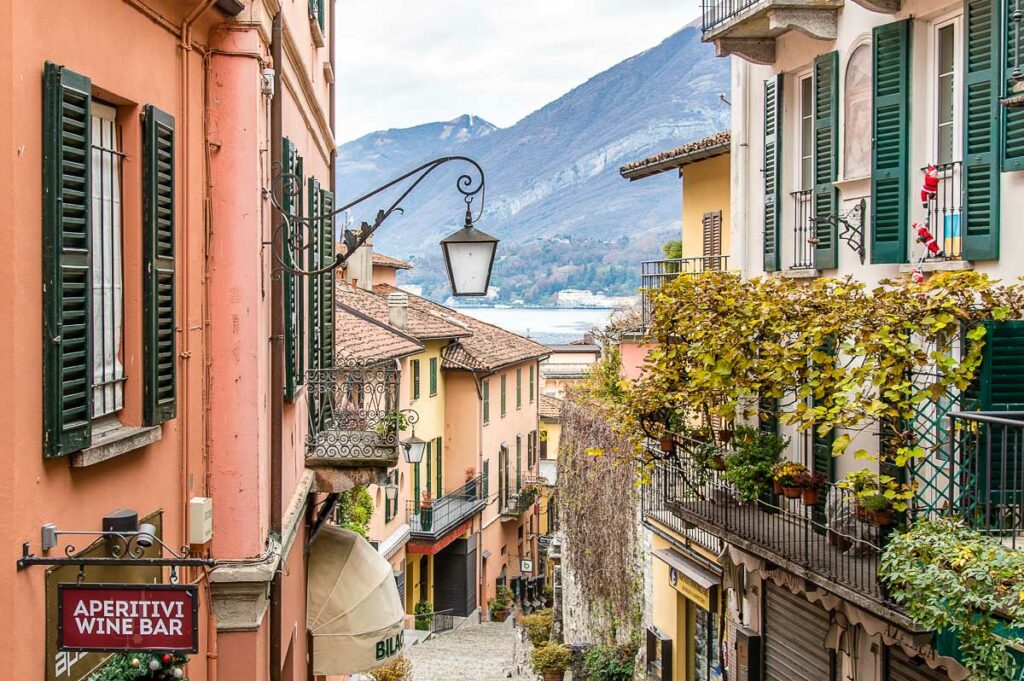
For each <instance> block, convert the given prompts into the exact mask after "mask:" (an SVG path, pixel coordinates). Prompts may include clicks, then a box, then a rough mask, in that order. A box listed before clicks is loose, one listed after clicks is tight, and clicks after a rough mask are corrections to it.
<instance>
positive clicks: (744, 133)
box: [729, 57, 751, 276]
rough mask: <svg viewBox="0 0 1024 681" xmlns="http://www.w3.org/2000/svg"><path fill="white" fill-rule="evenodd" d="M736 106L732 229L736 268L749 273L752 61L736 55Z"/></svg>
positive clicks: (734, 112)
mask: <svg viewBox="0 0 1024 681" xmlns="http://www.w3.org/2000/svg"><path fill="white" fill-rule="evenodd" d="M731 59H732V73H733V84H732V91H733V100H732V101H733V106H732V187H733V191H732V199H731V202H730V203H731V204H732V220H731V224H730V226H729V230H730V232H731V236H730V242H731V243H732V248H731V249H730V250H731V251H732V255H733V267H734V268H735V269H737V270H739V271H740V272H741V274H742V275H743V276H746V275H747V267H748V264H747V260H748V258H747V251H748V250H749V248H750V246H749V244H748V243H747V240H748V239H749V238H750V232H751V230H750V227H749V220H748V216H749V210H748V209H749V199H748V196H749V194H750V192H749V184H750V175H749V173H750V140H749V131H748V129H747V127H748V125H749V124H750V91H749V90H750V64H749V63H747V61H746V60H743V59H738V58H735V57H732V58H731Z"/></svg>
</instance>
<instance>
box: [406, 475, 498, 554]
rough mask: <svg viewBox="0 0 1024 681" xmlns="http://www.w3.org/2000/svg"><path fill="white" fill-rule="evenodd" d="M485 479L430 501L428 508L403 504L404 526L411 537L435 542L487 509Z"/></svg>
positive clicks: (481, 478) (476, 478)
mask: <svg viewBox="0 0 1024 681" xmlns="http://www.w3.org/2000/svg"><path fill="white" fill-rule="evenodd" d="M486 480H487V478H486V477H485V476H483V475H478V476H476V477H475V478H473V479H471V480H469V481H468V482H466V484H465V485H463V486H462V487H460V488H459V489H457V490H455V491H454V492H449V493H448V494H445V495H444V496H442V497H439V498H437V499H434V500H433V502H431V504H430V505H429V506H424V505H422V504H419V503H417V502H416V501H408V502H407V503H406V509H405V513H406V522H408V523H409V529H410V531H411V532H412V534H413V536H417V537H420V538H426V539H437V538H440V537H441V536H443V535H444V534H445V533H446V532H448V531H449V530H451V529H452V528H455V527H458V526H459V525H460V524H461V523H463V522H465V521H466V520H469V519H470V518H472V517H473V516H474V515H476V514H477V513H479V512H480V511H482V510H483V508H484V506H486V505H487V499H486V498H485V497H484V489H485V488H486V487H487V482H486Z"/></svg>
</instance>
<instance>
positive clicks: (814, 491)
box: [801, 487, 821, 506]
mask: <svg viewBox="0 0 1024 681" xmlns="http://www.w3.org/2000/svg"><path fill="white" fill-rule="evenodd" d="M801 493H802V494H803V497H804V503H805V504H807V505H808V506H814V505H816V504H817V503H818V499H819V498H820V497H821V490H819V489H818V488H817V487H804V488H803V489H802V490H801Z"/></svg>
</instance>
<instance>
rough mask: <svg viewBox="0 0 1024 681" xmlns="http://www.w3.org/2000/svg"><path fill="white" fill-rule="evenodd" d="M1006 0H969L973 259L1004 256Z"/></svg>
mask: <svg viewBox="0 0 1024 681" xmlns="http://www.w3.org/2000/svg"><path fill="white" fill-rule="evenodd" d="M1003 1H1004V0H966V2H965V3H964V12H965V15H966V16H965V24H966V27H965V28H966V30H965V31H964V53H965V54H964V62H965V68H964V71H965V73H964V166H963V175H964V180H963V183H964V217H963V219H964V223H965V225H964V228H963V250H964V258H966V259H967V260H994V259H996V258H998V257H999V117H1000V112H999V109H1000V108H1002V107H1001V105H1000V103H999V92H1000V91H1001V90H1002V88H1001V77H1002V68H1001V66H1002V58H1001V56H1000V55H1001V52H1002V49H1001V47H1002V45H1001V42H1000V40H999V37H998V36H999V14H1000V12H999V8H1000V4H1001V2H1003Z"/></svg>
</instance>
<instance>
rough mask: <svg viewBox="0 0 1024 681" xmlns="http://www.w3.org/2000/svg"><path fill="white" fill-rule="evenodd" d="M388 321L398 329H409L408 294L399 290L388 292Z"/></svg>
mask: <svg viewBox="0 0 1024 681" xmlns="http://www.w3.org/2000/svg"><path fill="white" fill-rule="evenodd" d="M388 322H390V324H391V326H393V327H395V328H396V329H398V330H400V331H408V330H409V294H407V293H403V292H401V291H399V292H395V293H389V294H388Z"/></svg>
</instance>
